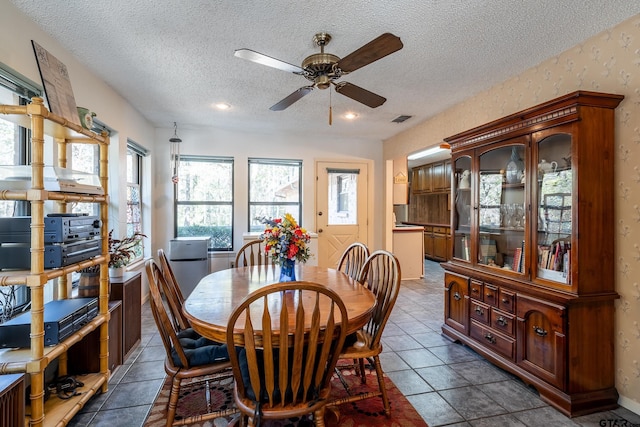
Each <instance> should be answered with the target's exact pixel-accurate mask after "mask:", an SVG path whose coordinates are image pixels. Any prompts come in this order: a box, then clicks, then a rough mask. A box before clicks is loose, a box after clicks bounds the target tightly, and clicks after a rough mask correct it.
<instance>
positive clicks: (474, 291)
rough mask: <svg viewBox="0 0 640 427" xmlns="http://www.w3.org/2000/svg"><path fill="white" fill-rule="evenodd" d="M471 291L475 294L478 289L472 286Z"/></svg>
mask: <svg viewBox="0 0 640 427" xmlns="http://www.w3.org/2000/svg"><path fill="white" fill-rule="evenodd" d="M471 292H473V293H474V294H477V293H478V292H479V291H478V289H477V288H473V289H471Z"/></svg>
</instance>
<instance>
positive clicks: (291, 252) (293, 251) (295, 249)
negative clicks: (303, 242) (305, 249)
mask: <svg viewBox="0 0 640 427" xmlns="http://www.w3.org/2000/svg"><path fill="white" fill-rule="evenodd" d="M297 253H298V247H297V246H296V245H289V253H288V256H287V258H289V259H293V257H295V256H296V254H297Z"/></svg>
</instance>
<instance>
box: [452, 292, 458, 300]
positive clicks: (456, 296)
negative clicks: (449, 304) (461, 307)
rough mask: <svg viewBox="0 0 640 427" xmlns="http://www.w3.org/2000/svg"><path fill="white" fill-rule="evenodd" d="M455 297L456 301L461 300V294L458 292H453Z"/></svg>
mask: <svg viewBox="0 0 640 427" xmlns="http://www.w3.org/2000/svg"><path fill="white" fill-rule="evenodd" d="M453 299H455V300H456V301H460V294H459V293H457V292H456V293H455V294H453Z"/></svg>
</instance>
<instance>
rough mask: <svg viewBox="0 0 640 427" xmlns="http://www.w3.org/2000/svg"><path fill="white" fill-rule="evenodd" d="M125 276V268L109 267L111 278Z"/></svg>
mask: <svg viewBox="0 0 640 427" xmlns="http://www.w3.org/2000/svg"><path fill="white" fill-rule="evenodd" d="M122 276H124V267H109V277H122Z"/></svg>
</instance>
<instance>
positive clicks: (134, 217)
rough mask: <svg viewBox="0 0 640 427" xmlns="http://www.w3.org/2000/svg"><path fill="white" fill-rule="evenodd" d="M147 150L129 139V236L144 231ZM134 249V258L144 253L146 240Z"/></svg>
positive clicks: (140, 256)
mask: <svg viewBox="0 0 640 427" xmlns="http://www.w3.org/2000/svg"><path fill="white" fill-rule="evenodd" d="M146 153H147V151H146V150H145V149H144V148H142V147H140V146H139V145H138V144H136V143H134V142H133V141H127V236H133V235H134V234H135V233H142V195H141V187H142V162H143V159H144V156H145V155H146ZM132 250H133V251H134V253H135V257H134V260H136V259H140V258H142V256H143V255H144V240H141V241H140V242H138V244H136V245H135V246H134V247H133V248H132Z"/></svg>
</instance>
